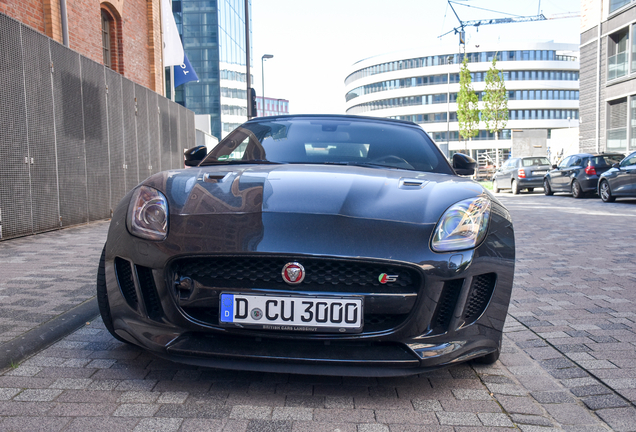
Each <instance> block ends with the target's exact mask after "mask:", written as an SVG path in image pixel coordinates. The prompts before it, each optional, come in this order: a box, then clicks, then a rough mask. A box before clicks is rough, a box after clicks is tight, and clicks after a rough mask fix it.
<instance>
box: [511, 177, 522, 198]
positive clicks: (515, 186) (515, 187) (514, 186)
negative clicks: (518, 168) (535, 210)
mask: <svg viewBox="0 0 636 432" xmlns="http://www.w3.org/2000/svg"><path fill="white" fill-rule="evenodd" d="M519 192H521V190H520V189H519V183H517V180H513V181H512V194H513V195H519Z"/></svg>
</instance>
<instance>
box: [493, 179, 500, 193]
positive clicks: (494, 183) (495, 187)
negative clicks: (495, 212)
mask: <svg viewBox="0 0 636 432" xmlns="http://www.w3.org/2000/svg"><path fill="white" fill-rule="evenodd" d="M500 190H501V189H499V188H498V187H497V180H493V182H492V191H493V192H494V193H499V191H500Z"/></svg>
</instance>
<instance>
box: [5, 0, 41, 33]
mask: <svg viewBox="0 0 636 432" xmlns="http://www.w3.org/2000/svg"><path fill="white" fill-rule="evenodd" d="M0 12H2V13H4V14H6V15H9V16H10V17H12V18H15V19H17V20H18V21H20V22H22V23H24V24H26V25H28V26H29V27H33V28H34V29H35V30H37V31H39V32H40V33H45V34H46V25H45V23H46V20H45V17H44V4H43V1H42V0H0Z"/></svg>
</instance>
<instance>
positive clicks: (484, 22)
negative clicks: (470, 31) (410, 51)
mask: <svg viewBox="0 0 636 432" xmlns="http://www.w3.org/2000/svg"><path fill="white" fill-rule="evenodd" d="M453 4H459V5H461V6H466V7H472V8H475V9H481V10H485V11H489V12H495V13H503V12H498V11H493V10H490V9H484V8H480V7H476V6H471V5H465V4H461V3H458V2H456V1H452V0H448V5H449V6H450V8H451V9H452V10H453V13H454V14H455V17H456V18H457V21H459V26H457V27H455V28H454V29H452V30H449V31H447V32H446V33H444V34H443V35H441V36H439V38H442V37H444V36H446V35H447V34H450V33H453V32H454V33H455V34H459V35H460V41H463V40H464V37H463V35H464V29H465V28H466V27H476V28H477V30H478V31H479V26H482V25H489V24H510V23H521V22H529V21H546V20H552V19H561V18H575V17H578V16H580V14H579V13H577V12H566V13H561V14H555V15H550V16H548V17H546V16H545V15H543V14H542V13H539V14H538V15H531V16H520V15H514V16H510V17H505V18H490V19H481V20H472V21H462V20H461V19H460V18H459V15H457V12H456V11H455V8H454V7H453ZM539 5H541V2H539ZM539 7H540V6H539ZM460 43H463V42H460Z"/></svg>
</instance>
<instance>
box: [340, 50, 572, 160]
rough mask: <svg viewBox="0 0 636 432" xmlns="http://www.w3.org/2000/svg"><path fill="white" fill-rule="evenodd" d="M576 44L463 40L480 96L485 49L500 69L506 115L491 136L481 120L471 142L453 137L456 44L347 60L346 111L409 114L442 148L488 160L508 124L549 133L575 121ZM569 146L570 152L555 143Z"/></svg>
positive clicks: (507, 136)
mask: <svg viewBox="0 0 636 432" xmlns="http://www.w3.org/2000/svg"><path fill="white" fill-rule="evenodd" d="M578 48H579V47H578V45H572V44H559V43H554V42H545V43H498V44H483V45H481V46H466V56H467V57H468V61H469V63H468V68H469V70H470V71H471V76H472V83H473V88H474V90H475V91H476V92H477V94H478V95H479V98H480V100H481V98H482V91H483V90H484V87H485V77H486V72H487V71H488V69H489V68H490V67H491V63H492V59H493V56H495V55H496V56H497V68H498V69H500V70H501V71H502V72H503V77H504V81H505V86H506V90H507V92H508V108H509V121H508V123H507V126H506V127H505V129H504V130H503V131H502V132H501V134H500V136H499V140H496V139H495V136H494V134H492V133H490V132H489V131H488V130H487V129H486V125H485V124H484V123H480V130H479V134H478V135H477V136H476V137H474V138H473V139H472V140H471V141H466V140H463V139H462V140H460V136H459V123H458V122H457V112H456V111H457V104H456V99H457V92H458V91H459V69H460V66H461V61H462V59H463V57H464V56H463V54H458V47H457V46H452V47H441V46H440V47H433V48H428V47H427V48H422V49H420V50H415V51H409V52H398V53H391V54H385V55H381V56H376V57H371V58H368V59H364V60H361V61H359V62H357V63H355V64H354V65H353V66H352V67H351V68H350V71H349V73H348V74H347V76H346V79H345V98H346V112H347V113H348V114H358V115H366V116H377V117H388V118H394V119H401V120H409V121H413V122H415V123H418V124H421V125H422V127H423V128H424V129H425V130H426V131H427V132H428V133H429V135H430V136H431V137H432V138H433V139H434V140H435V141H436V142H437V143H438V144H439V145H440V146H442V147H445V145H446V143H448V145H449V154H453V153H454V152H457V151H462V152H465V153H469V154H471V155H472V156H473V157H475V158H476V159H483V157H484V155H491V156H492V159H493V160H495V159H496V160H502V158H503V159H504V160H505V159H506V158H507V157H508V155H509V154H510V148H511V137H512V132H513V131H514V130H528V129H530V130H532V129H545V130H547V135H548V137H549V136H550V132H551V131H552V130H554V129H561V128H576V127H578V123H579V58H578ZM447 101H449V102H450V103H447ZM480 106H481V104H480ZM495 150H496V151H495ZM572 150H574V151H576V150H575V149H569V148H568V149H563V148H561V149H560V151H565V152H571V151H572ZM497 153H498V155H497Z"/></svg>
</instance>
